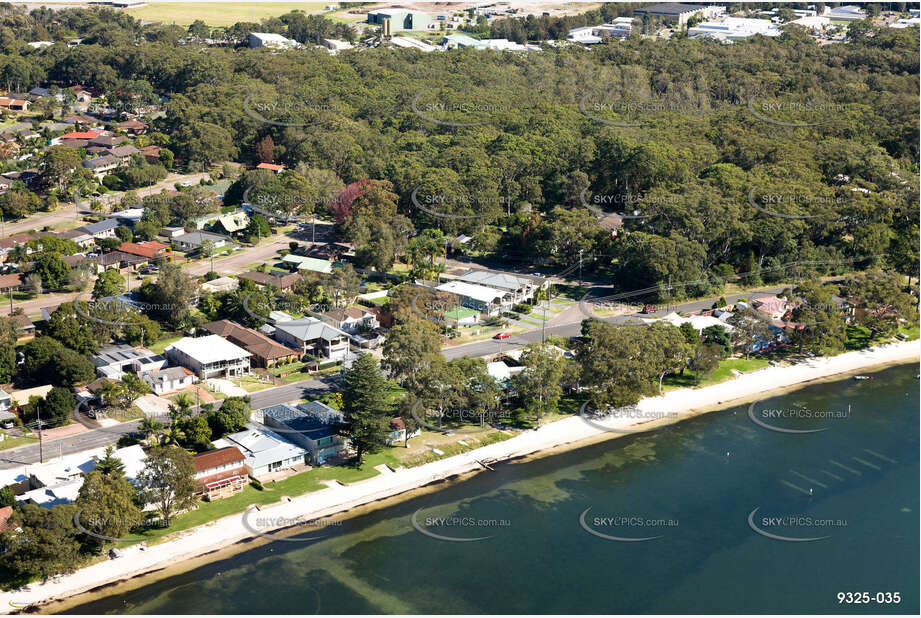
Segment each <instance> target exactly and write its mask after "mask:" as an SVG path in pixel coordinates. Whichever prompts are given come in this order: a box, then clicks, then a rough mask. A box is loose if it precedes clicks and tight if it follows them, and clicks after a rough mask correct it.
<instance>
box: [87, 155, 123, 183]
mask: <svg viewBox="0 0 921 618" xmlns="http://www.w3.org/2000/svg"><path fill="white" fill-rule="evenodd" d="M120 165H121V160H120V159H118V158H117V157H113V156H112V155H103V156H101V157H96V158H95V159H87V160H86V161H84V162H83V167H85V168H86V169H88V170H90V172H92V174H93V177H94V178H96V179H97V180H102V178H103V177H104V176H105V175H106V174H108V173H109V172H111V171H113V170H116V169H118V167H119V166H120Z"/></svg>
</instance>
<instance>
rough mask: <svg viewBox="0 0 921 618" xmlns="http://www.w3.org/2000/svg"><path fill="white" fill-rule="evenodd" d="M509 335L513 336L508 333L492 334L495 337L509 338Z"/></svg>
mask: <svg viewBox="0 0 921 618" xmlns="http://www.w3.org/2000/svg"><path fill="white" fill-rule="evenodd" d="M509 337H511V335H509V334H508V333H496V334H495V335H493V336H492V338H493V339H508V338H509Z"/></svg>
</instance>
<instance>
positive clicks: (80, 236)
mask: <svg viewBox="0 0 921 618" xmlns="http://www.w3.org/2000/svg"><path fill="white" fill-rule="evenodd" d="M84 227H85V226H84ZM112 234H115V232H114V231H113V232H112ZM55 236H57V237H58V238H62V239H64V240H72V241H74V242H75V243H77V244H78V245H80V246H81V247H83V248H84V249H88V248H90V247H92V246H93V245H94V244H95V239H94V238H93V235H92V234H90V233H88V232H87V231H86V230H84V229H83V228H79V227H78V228H76V229H73V230H66V231H64V232H60V233H58V234H55Z"/></svg>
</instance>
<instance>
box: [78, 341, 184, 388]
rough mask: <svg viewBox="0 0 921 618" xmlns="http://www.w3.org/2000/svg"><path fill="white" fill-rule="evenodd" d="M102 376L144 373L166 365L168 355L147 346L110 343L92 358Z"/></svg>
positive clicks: (118, 376)
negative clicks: (153, 350)
mask: <svg viewBox="0 0 921 618" xmlns="http://www.w3.org/2000/svg"><path fill="white" fill-rule="evenodd" d="M90 360H91V361H92V362H93V365H94V366H95V367H96V375H97V376H99V377H101V378H112V379H113V380H120V379H121V378H122V377H123V376H124V375H125V373H128V372H130V373H135V374H143V373H148V372H150V371H158V370H160V369H162V368H163V367H164V366H166V357H165V356H163V355H162V354H157V353H156V352H151V351H150V350H148V349H146V348H140V347H138V348H135V347H132V346H130V345H108V346H105V347H103V348H102V349H100V350H99V352H98V353H97V354H96V355H95V356H93V357H92V358H90Z"/></svg>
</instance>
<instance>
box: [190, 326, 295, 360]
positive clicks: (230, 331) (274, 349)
mask: <svg viewBox="0 0 921 618" xmlns="http://www.w3.org/2000/svg"><path fill="white" fill-rule="evenodd" d="M202 328H204V329H205V330H207V331H208V332H210V333H212V334H214V335H219V336H221V337H223V338H224V339H227V340H228V341H230V342H231V343H235V344H236V345H238V346H240V347H241V348H243V349H244V350H246V351H247V352H249V353H250V354H252V355H253V356H252V359H251V362H252V364H253V365H255V366H256V367H274V366H276V365H283V364H285V363H289V362H291V361H294V360H297V358H298V356H300V354H299V353H298V351H297V350H294V349H292V348H289V347H287V346H284V345H282V344H280V343H278V342H277V341H273V340H272V339H270V338H269V337H267V336H265V335H263V334H262V333H260V332H258V331H255V330H252V329H250V328H245V327H243V326H240V325H239V324H237V323H236V322H231V321H230V320H218V321H216V322H208V323H207V324H203V325H202Z"/></svg>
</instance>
